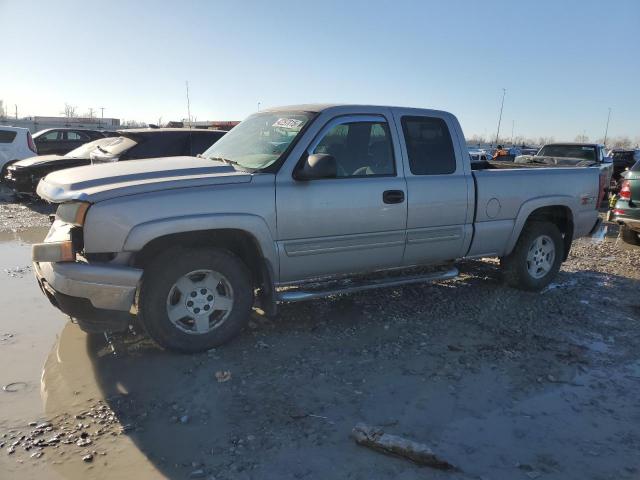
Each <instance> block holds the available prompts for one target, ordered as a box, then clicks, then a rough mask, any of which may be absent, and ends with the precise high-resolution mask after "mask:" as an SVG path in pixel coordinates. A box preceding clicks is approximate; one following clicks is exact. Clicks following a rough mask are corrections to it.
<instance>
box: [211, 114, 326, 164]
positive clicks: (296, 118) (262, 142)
mask: <svg viewBox="0 0 640 480" xmlns="http://www.w3.org/2000/svg"><path fill="white" fill-rule="evenodd" d="M313 115H314V114H313V113H311V112H303V111H295V112H264V113H255V114H253V115H251V116H250V117H249V118H247V119H246V120H245V121H243V122H241V123H240V124H239V125H237V126H236V127H234V128H233V129H232V130H231V131H230V132H229V133H227V134H226V135H225V136H224V137H222V138H221V139H220V140H218V141H217V142H216V143H214V144H213V145H212V146H211V147H210V148H209V149H208V150H207V151H206V152H204V153H203V154H202V156H203V157H205V158H209V159H212V160H216V159H224V160H228V161H231V162H232V163H235V164H237V165H239V166H240V167H243V168H247V169H250V170H259V169H262V168H266V167H268V166H269V165H272V164H273V163H275V162H276V161H277V160H278V159H279V158H280V157H281V156H282V154H283V153H284V152H285V151H286V150H287V148H288V147H289V145H291V142H293V140H294V139H295V138H296V137H297V136H298V135H299V133H300V131H301V130H302V128H303V127H304V126H305V125H306V124H307V123H308V122H309V121H310V120H311V118H313Z"/></svg>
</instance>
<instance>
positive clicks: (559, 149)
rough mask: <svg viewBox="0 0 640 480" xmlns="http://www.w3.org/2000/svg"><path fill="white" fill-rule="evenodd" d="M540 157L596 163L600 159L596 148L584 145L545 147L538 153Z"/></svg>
mask: <svg viewBox="0 0 640 480" xmlns="http://www.w3.org/2000/svg"><path fill="white" fill-rule="evenodd" d="M538 156H540V157H564V158H580V159H582V160H589V161H591V162H595V161H596V160H597V158H598V156H597V155H596V148H595V147H588V146H582V145H545V146H544V147H542V148H541V149H540V151H539V152H538Z"/></svg>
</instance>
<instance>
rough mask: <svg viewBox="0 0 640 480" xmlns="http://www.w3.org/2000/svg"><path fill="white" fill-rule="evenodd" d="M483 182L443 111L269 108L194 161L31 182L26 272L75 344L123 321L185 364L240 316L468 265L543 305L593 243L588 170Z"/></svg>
mask: <svg viewBox="0 0 640 480" xmlns="http://www.w3.org/2000/svg"><path fill="white" fill-rule="evenodd" d="M514 167H516V168H514ZM481 168H482V169H478V170H474V171H472V167H471V162H470V158H469V154H468V152H467V147H466V145H465V138H464V135H463V133H462V130H461V128H460V125H459V123H458V121H457V120H456V118H455V117H454V116H453V115H452V114H450V113H447V112H442V111H436V110H423V109H412V108H396V107H379V106H354V105H301V106H293V107H283V108H274V109H270V110H267V111H261V112H259V113H256V114H254V115H251V116H250V117H249V118H248V119H246V120H245V121H244V122H242V123H241V124H239V125H238V126H237V127H235V128H234V129H233V130H231V131H230V132H229V133H228V134H227V135H226V136H224V137H223V138H222V139H221V140H220V141H218V142H217V143H216V144H215V145H213V146H212V147H211V148H209V149H208V150H207V151H206V152H205V153H204V154H203V155H202V156H201V157H200V158H192V157H183V158H180V157H173V158H159V159H152V160H139V161H135V160H134V161H129V162H123V163H119V164H107V165H96V166H88V167H79V168H72V169H69V170H64V171H60V172H55V173H52V174H50V175H48V176H47V177H45V178H44V179H43V180H42V181H41V182H40V184H39V186H38V194H39V195H40V196H41V197H42V198H44V199H45V200H47V201H49V202H54V203H58V204H60V205H59V206H58V209H57V213H56V218H55V221H54V222H53V225H52V226H51V230H50V232H49V234H48V235H47V237H46V239H45V241H44V243H41V244H36V245H34V246H33V261H34V269H35V273H36V276H37V279H38V282H39V284H40V286H41V287H42V291H43V292H44V293H45V294H46V295H47V297H48V298H49V299H50V300H51V302H52V303H53V304H54V305H55V306H56V307H58V308H59V309H60V310H62V311H63V312H65V313H67V314H68V315H70V316H71V317H73V318H75V319H76V320H77V322H78V323H79V325H80V326H81V327H82V328H83V329H85V330H87V331H93V332H95V331H108V330H111V331H116V330H121V329H126V328H127V326H128V324H129V322H132V321H134V322H138V323H139V324H141V325H142V326H143V327H144V329H145V330H146V331H147V332H148V333H149V335H150V336H151V337H152V338H153V339H154V340H155V341H156V342H157V343H158V344H160V345H161V346H162V347H165V348H168V349H173V350H178V351H184V352H195V351H202V350H205V349H209V348H212V347H214V346H217V345H220V344H222V343H224V342H226V341H228V340H229V339H231V338H232V337H234V336H235V335H237V334H238V333H239V332H240V331H241V330H242V328H243V327H244V325H245V324H246V323H247V321H248V317H249V313H250V311H251V309H252V308H253V307H254V306H256V307H258V306H259V307H260V308H261V309H262V310H264V311H265V312H266V313H267V314H275V312H276V305H277V304H278V303H280V302H289V301H298V300H305V299H309V298H317V297H322V296H328V295H336V294H342V293H348V292H352V291H355V290H363V289H369V288H375V287H383V286H397V285H401V284H405V283H412V282H414V283H415V282H427V281H433V280H438V279H450V278H453V277H455V276H456V275H457V273H458V271H457V270H456V268H455V267H454V262H455V261H456V260H458V259H461V258H465V257H466V258H474V257H499V258H500V261H501V267H502V270H503V274H504V280H505V281H506V283H507V284H508V285H511V286H514V287H518V288H522V289H526V290H540V289H541V288H543V287H544V286H546V285H547V284H548V283H549V282H550V281H551V280H552V278H553V277H554V275H555V274H556V273H557V272H558V269H559V268H560V264H561V263H562V262H563V261H564V260H565V259H566V258H567V255H568V253H569V248H570V247H571V242H572V240H573V239H575V238H578V237H581V236H585V235H588V234H590V233H591V232H592V231H595V229H596V228H597V227H598V226H599V220H598V211H597V206H598V203H599V196H600V195H601V189H599V177H598V169H597V168H546V167H540V166H539V165H538V166H531V168H528V167H527V166H525V165H521V166H518V165H514V164H513V163H511V165H510V167H500V166H496V165H491V164H490V163H487V164H486V165H484V166H483V167H481ZM425 301H428V299H425Z"/></svg>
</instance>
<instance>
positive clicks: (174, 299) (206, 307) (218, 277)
mask: <svg viewBox="0 0 640 480" xmlns="http://www.w3.org/2000/svg"><path fill="white" fill-rule="evenodd" d="M166 307H167V316H168V317H169V320H170V321H171V323H173V324H174V325H175V326H176V327H178V328H179V329H180V330H182V331H183V332H185V333H190V334H196V335H203V334H206V333H209V332H210V331H212V330H214V329H216V328H218V327H219V326H220V325H222V324H223V323H224V322H225V320H226V319H227V317H229V314H230V313H231V310H232V308H233V289H232V288H231V284H230V283H229V280H227V278H226V277H225V276H224V275H222V274H221V273H218V272H214V271H213V270H194V271H193V272H189V273H187V274H185V275H183V276H182V277H180V278H179V279H178V280H177V281H176V282H175V283H174V284H173V286H172V287H171V288H170V289H169V294H168V295H167V304H166Z"/></svg>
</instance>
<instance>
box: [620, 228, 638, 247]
mask: <svg viewBox="0 0 640 480" xmlns="http://www.w3.org/2000/svg"><path fill="white" fill-rule="evenodd" d="M620 238H622V241H623V242H624V243H628V244H629V245H640V234H638V232H636V231H634V230H631V229H630V228H629V227H627V226H626V225H620Z"/></svg>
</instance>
